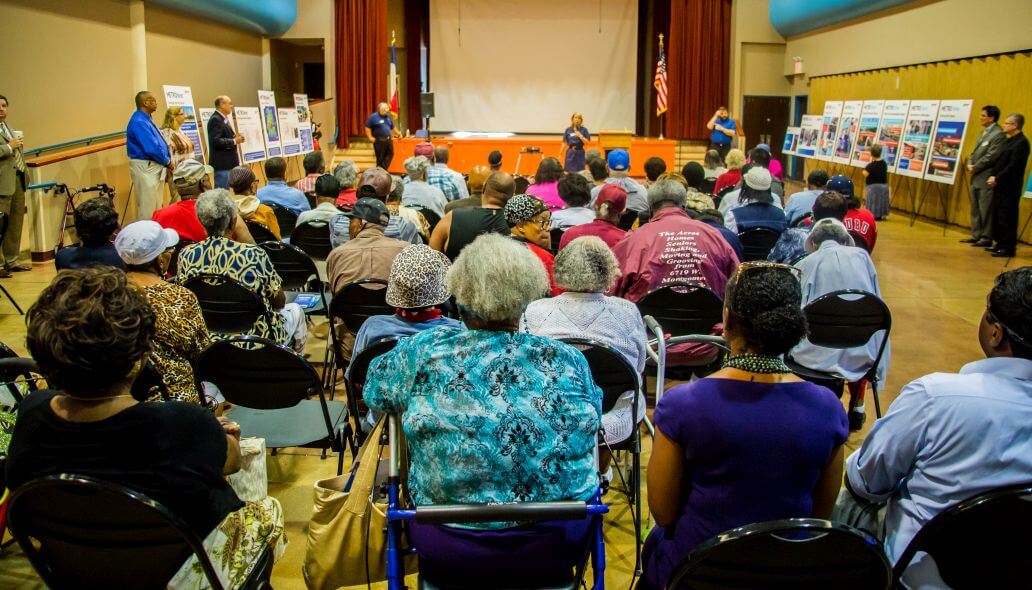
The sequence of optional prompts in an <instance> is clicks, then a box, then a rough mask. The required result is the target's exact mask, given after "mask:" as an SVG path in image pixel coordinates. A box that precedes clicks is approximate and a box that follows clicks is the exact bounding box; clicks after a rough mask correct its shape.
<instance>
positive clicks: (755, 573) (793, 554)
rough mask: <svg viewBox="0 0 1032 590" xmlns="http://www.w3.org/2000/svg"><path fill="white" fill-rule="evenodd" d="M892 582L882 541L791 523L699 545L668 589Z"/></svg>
mask: <svg viewBox="0 0 1032 590" xmlns="http://www.w3.org/2000/svg"><path fill="white" fill-rule="evenodd" d="M891 576H892V569H891V567H890V566H889V561H888V559H887V558H886V557H885V552H884V551H882V549H881V541H879V540H878V539H876V538H875V537H873V536H872V535H869V534H868V533H866V532H864V531H861V530H859V529H855V528H853V527H850V526H846V525H844V524H838V523H834V522H830V521H827V520H819V519H816V518H788V519H785V520H774V521H769V522H761V523H757V524H751V525H748V526H744V527H740V528H737V529H732V530H730V531H727V532H724V533H721V534H719V535H717V536H716V537H714V538H712V539H710V540H709V541H706V542H705V543H703V544H702V545H699V547H698V548H696V549H695V550H694V551H692V552H691V553H689V554H688V556H687V557H686V558H685V559H684V560H682V561H681V563H679V564H678V565H677V567H676V568H675V569H674V571H673V573H672V574H671V575H670V580H669V582H668V583H667V586H666V588H667V590H676V589H689V588H690V589H692V590H717V589H721V590H723V589H726V588H792V589H793V590H828V589H830V588H835V589H836V590H879V589H880V590H888V588H889V584H890V582H891V579H892V578H891Z"/></svg>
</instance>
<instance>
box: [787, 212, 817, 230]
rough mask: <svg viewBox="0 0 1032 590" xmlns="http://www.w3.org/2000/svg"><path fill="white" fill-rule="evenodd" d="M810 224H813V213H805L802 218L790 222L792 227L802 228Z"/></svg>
mask: <svg viewBox="0 0 1032 590" xmlns="http://www.w3.org/2000/svg"><path fill="white" fill-rule="evenodd" d="M812 222H813V213H812V212H811V213H807V214H806V215H803V216H802V217H797V218H796V219H795V221H793V222H792V227H803V226H807V225H810V224H811V223H812Z"/></svg>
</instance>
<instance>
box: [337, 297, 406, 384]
mask: <svg viewBox="0 0 1032 590" xmlns="http://www.w3.org/2000/svg"><path fill="white" fill-rule="evenodd" d="M393 314H394V307H393V306H390V305H387V281H383V280H380V279H361V280H358V281H353V282H351V283H348V284H346V285H344V286H343V287H341V289H340V290H339V291H337V292H336V293H334V295H333V299H332V300H331V301H330V341H331V343H332V348H333V350H331V351H330V361H331V362H330V375H329V377H330V382H329V386H330V399H333V397H334V395H335V394H336V392H337V371H338V370H341V371H343V370H344V369H346V368H347V366H348V360H347V359H345V358H344V357H343V356H342V355H341V353H342V352H343V348H342V346H343V345H342V344H341V342H340V340H339V338H338V337H337V330H336V328H337V326H338V325H343V326H344V328H346V329H347V331H348V332H350V333H352V334H358V331H359V330H360V329H361V328H362V324H364V323H365V321H366V320H367V319H369V318H371V317H372V316H374V315H393Z"/></svg>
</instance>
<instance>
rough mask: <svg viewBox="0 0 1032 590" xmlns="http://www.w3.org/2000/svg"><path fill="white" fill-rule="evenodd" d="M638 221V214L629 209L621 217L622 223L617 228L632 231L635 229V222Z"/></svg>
mask: <svg viewBox="0 0 1032 590" xmlns="http://www.w3.org/2000/svg"><path fill="white" fill-rule="evenodd" d="M637 219H638V212H637V211H635V210H634V209H628V210H626V211H624V212H623V215H621V216H620V221H619V222H618V223H617V224H616V226H617V227H619V228H620V229H622V230H624V231H630V230H631V228H632V227H634V222H635V221H636V220H637Z"/></svg>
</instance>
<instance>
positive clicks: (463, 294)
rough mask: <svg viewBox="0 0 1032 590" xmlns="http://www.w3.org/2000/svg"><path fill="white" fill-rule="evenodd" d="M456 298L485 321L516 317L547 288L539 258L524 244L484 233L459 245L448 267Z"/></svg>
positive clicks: (546, 277)
mask: <svg viewBox="0 0 1032 590" xmlns="http://www.w3.org/2000/svg"><path fill="white" fill-rule="evenodd" d="M447 283H448V291H450V292H451V293H452V294H453V295H454V296H455V301H456V302H457V303H458V304H459V305H461V306H463V307H465V308H466V309H468V310H469V311H470V312H472V313H473V314H475V315H476V316H478V317H480V318H482V319H484V320H487V321H496V322H500V321H506V320H515V319H517V318H519V317H520V316H521V315H523V311H524V310H525V309H526V308H527V306H528V305H530V302H531V301H534V300H536V299H540V298H541V297H542V296H543V295H544V294H545V292H546V291H547V290H548V274H547V273H546V272H545V266H544V265H543V264H541V260H539V259H538V257H537V256H535V255H534V254H533V253H532V252H531V251H530V249H529V248H527V247H526V246H525V245H523V244H521V243H520V242H517V241H515V240H512V239H510V238H507V237H504V236H502V235H499V234H495V233H490V234H484V235H482V236H480V237H478V238H477V239H475V240H473V242H472V243H470V244H469V245H468V246H466V247H465V248H463V249H462V253H461V254H459V257H458V258H456V259H455V262H454V263H453V264H452V267H451V269H450V270H449V271H448V278H447Z"/></svg>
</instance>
